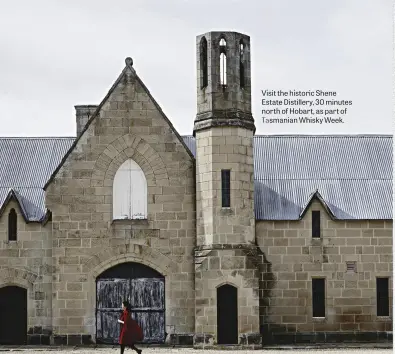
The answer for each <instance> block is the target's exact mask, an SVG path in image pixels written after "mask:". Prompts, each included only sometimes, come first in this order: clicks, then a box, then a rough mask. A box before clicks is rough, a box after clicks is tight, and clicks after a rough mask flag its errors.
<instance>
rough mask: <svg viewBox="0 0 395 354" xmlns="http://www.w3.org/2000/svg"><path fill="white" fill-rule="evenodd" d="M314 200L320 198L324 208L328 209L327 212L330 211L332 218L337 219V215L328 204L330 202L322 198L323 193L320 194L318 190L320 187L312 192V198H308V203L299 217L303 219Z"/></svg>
mask: <svg viewBox="0 0 395 354" xmlns="http://www.w3.org/2000/svg"><path fill="white" fill-rule="evenodd" d="M314 200H318V201H319V202H320V203H321V205H322V206H323V207H324V209H325V210H326V212H327V213H328V215H329V216H330V217H331V218H332V219H336V217H335V215H334V214H333V212H332V209H331V207H330V206H329V205H328V203H327V202H326V201H325V200H324V198H322V195H321V194H320V192H319V191H318V189H317V190H316V191H315V192H314V193H311V196H310V198H309V199H308V201H307V203H306V205H305V206H304V207H303V208H302V211H301V213H300V215H299V219H300V220H302V219H303V218H304V216H305V214H306V213H307V210H309V208H310V206H311V204H312V203H313V201H314Z"/></svg>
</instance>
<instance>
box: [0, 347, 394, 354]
mask: <svg viewBox="0 0 395 354" xmlns="http://www.w3.org/2000/svg"><path fill="white" fill-rule="evenodd" d="M142 349H143V354H154V353H155V354H225V353H226V354H231V353H232V352H234V353H236V354H252V353H257V354H258V353H262V354H263V353H265V354H287V353H288V352H289V350H276V349H264V350H254V351H252V350H237V351H229V350H194V349H187V348H142ZM2 350H4V348H3V349H1V348H0V351H2ZM11 350H12V352H20V353H21V352H27V353H29V354H44V353H51V354H57V353H59V354H65V353H67V354H69V353H70V354H71V353H75V354H115V353H119V348H106V349H66V350H65V349H63V350H46V349H44V348H43V349H41V350H35V349H30V348H29V349H16V348H15V349H11ZM306 352H308V353H309V354H325V353H328V354H368V353H369V354H389V353H392V349H371V348H367V349H294V350H292V354H302V353H306ZM133 353H135V352H134V351H132V350H130V349H127V350H125V354H133Z"/></svg>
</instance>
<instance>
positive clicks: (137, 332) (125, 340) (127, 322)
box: [119, 310, 144, 345]
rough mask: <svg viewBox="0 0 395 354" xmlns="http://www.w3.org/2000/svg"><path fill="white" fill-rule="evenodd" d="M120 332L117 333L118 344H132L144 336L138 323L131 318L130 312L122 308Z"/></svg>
mask: <svg viewBox="0 0 395 354" xmlns="http://www.w3.org/2000/svg"><path fill="white" fill-rule="evenodd" d="M120 320H121V321H123V322H124V323H123V324H122V323H121V333H120V334H119V344H124V345H132V344H133V343H136V342H141V341H142V340H143V338H144V336H143V331H142V329H141V327H140V326H139V325H138V323H137V322H136V321H135V320H134V319H132V317H131V316H130V313H129V312H128V311H127V310H124V311H123V313H122V315H121V318H120Z"/></svg>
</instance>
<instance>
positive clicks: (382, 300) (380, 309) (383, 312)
mask: <svg viewBox="0 0 395 354" xmlns="http://www.w3.org/2000/svg"><path fill="white" fill-rule="evenodd" d="M376 301H377V316H389V315H390V300H389V279H388V278H377V279H376Z"/></svg>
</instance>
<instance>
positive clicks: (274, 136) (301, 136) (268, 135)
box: [255, 134, 393, 138]
mask: <svg viewBox="0 0 395 354" xmlns="http://www.w3.org/2000/svg"><path fill="white" fill-rule="evenodd" d="M255 137H265V138H266V137H269V138H276V137H281V138H372V137H388V138H392V137H393V135H391V134H260V135H255Z"/></svg>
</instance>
